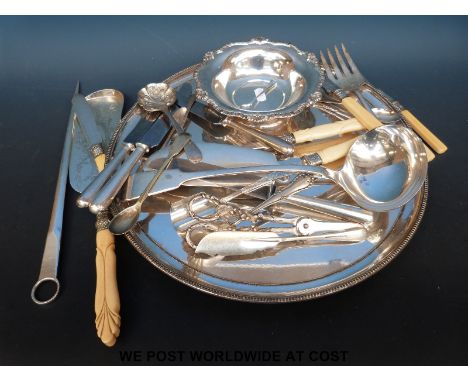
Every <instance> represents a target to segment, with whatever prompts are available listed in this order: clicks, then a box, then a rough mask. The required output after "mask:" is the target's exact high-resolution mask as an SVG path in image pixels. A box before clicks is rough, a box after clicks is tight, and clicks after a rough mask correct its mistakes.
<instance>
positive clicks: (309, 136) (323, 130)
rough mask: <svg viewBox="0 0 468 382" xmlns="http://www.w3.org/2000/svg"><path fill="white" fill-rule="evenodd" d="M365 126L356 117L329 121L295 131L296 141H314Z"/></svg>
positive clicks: (358, 129)
mask: <svg viewBox="0 0 468 382" xmlns="http://www.w3.org/2000/svg"><path fill="white" fill-rule="evenodd" d="M363 129H364V126H363V125H361V124H360V123H359V121H358V120H357V119H356V118H351V119H346V120H344V121H337V122H333V123H327V124H325V125H320V126H316V127H311V128H309V129H304V130H298V131H295V132H294V133H293V135H294V139H295V141H296V143H304V142H312V141H315V140H319V139H324V138H330V137H334V136H337V135H342V134H346V133H352V132H355V131H360V130H363Z"/></svg>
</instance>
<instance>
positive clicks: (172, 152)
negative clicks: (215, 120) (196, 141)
mask: <svg viewBox="0 0 468 382" xmlns="http://www.w3.org/2000/svg"><path fill="white" fill-rule="evenodd" d="M189 142H190V135H189V134H180V135H177V136H176V137H175V139H174V142H173V143H172V144H171V146H170V147H169V155H168V157H167V159H166V160H165V162H164V163H163V164H162V166H161V167H160V168H159V170H158V171H157V172H156V174H155V175H154V177H153V179H151V181H150V182H149V183H148V185H147V186H146V188H145V190H144V191H143V193H142V194H141V195H140V197H139V198H138V200H137V201H136V203H135V204H133V205H131V206H130V207H127V208H125V209H124V210H122V211H120V212H119V213H118V214H117V215H115V216H114V218H113V219H112V220H111V222H110V223H109V231H111V232H112V233H113V234H115V235H122V234H124V233H125V232H127V231H129V230H131V229H132V227H133V226H134V225H135V224H136V222H137V221H138V217H139V216H140V213H141V206H142V205H143V202H144V201H145V200H146V198H147V197H148V193H149V192H150V191H151V189H152V188H153V186H154V185H155V184H156V182H157V181H158V180H159V178H160V177H161V175H162V174H163V172H164V171H165V170H166V169H167V168H168V167H169V165H170V164H171V162H172V160H173V159H174V157H175V156H176V155H177V154H179V153H180V152H181V151H182V149H183V148H184V147H186V146H187V144H188V143H189Z"/></svg>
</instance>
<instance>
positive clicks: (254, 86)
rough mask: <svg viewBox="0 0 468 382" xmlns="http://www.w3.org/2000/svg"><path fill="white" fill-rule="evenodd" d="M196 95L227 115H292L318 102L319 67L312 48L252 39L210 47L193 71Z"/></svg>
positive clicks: (249, 117)
mask: <svg viewBox="0 0 468 382" xmlns="http://www.w3.org/2000/svg"><path fill="white" fill-rule="evenodd" d="M195 78H196V84H197V89H196V93H197V97H198V98H199V99H200V100H202V101H203V102H204V103H207V104H208V105H210V106H212V107H213V108H215V109H216V110H218V111H219V112H221V113H222V114H224V115H228V116H237V117H244V118H247V119H250V120H256V121H260V120H266V119H270V118H283V117H292V116H294V115H296V114H299V113H300V112H301V111H303V110H304V109H305V108H307V107H309V106H310V105H312V104H314V103H316V102H317V101H318V100H319V99H320V97H321V94H320V92H319V89H320V86H321V83H322V80H323V73H322V69H321V67H320V65H319V64H318V61H317V59H316V57H315V56H314V55H313V54H312V53H306V52H302V51H300V50H299V49H297V48H296V47H295V46H293V45H290V44H284V43H278V42H270V41H268V40H266V39H254V40H251V41H249V42H239V43H232V44H228V45H226V46H224V47H222V48H221V49H218V50H216V51H213V52H208V53H207V54H206V55H205V58H204V60H203V63H202V65H201V66H200V68H199V69H198V70H197V72H196V74H195Z"/></svg>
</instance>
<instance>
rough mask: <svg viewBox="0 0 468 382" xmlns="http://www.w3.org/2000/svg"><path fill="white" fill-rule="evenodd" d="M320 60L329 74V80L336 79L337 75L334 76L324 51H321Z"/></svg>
mask: <svg viewBox="0 0 468 382" xmlns="http://www.w3.org/2000/svg"><path fill="white" fill-rule="evenodd" d="M320 60H321V61H322V65H323V67H324V69H325V72H326V73H327V77H328V78H329V79H335V75H334V74H333V72H332V70H331V69H330V66H328V62H327V59H326V58H325V56H324V55H323V53H322V51H320Z"/></svg>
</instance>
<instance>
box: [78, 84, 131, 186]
mask: <svg viewBox="0 0 468 382" xmlns="http://www.w3.org/2000/svg"><path fill="white" fill-rule="evenodd" d="M86 101H87V102H88V104H89V105H90V107H91V109H92V111H93V114H94V119H95V121H96V122H95V124H96V126H97V129H96V131H97V132H98V133H99V135H100V137H101V144H102V146H103V149H104V150H106V149H107V143H108V142H110V139H111V137H112V133H113V131H114V128H115V126H117V123H118V122H119V121H120V118H121V116H122V108H123V104H124V97H123V94H122V93H121V92H119V91H118V90H115V89H103V90H98V91H96V92H93V93H91V94H89V95H88V96H86ZM69 171H70V184H71V186H72V187H73V189H74V190H75V191H77V192H83V190H84V189H85V188H86V187H87V186H88V185H89V184H90V183H91V181H92V180H93V179H94V178H95V177H96V175H97V168H96V163H95V162H94V158H93V156H92V154H91V152H90V144H89V142H88V140H87V139H86V137H85V136H84V135H83V130H82V126H80V125H79V123H78V120H77V118H73V127H72V148H71V155H70V166H69Z"/></svg>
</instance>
